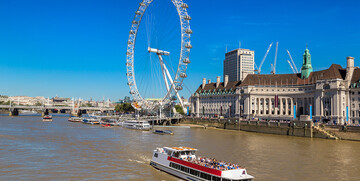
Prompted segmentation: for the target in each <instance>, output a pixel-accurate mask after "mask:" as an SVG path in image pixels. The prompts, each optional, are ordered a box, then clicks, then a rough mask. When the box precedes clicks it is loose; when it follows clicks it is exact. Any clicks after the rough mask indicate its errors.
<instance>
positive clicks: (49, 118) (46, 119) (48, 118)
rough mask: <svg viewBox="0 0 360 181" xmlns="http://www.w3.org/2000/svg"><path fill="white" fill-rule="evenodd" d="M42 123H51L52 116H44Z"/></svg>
mask: <svg viewBox="0 0 360 181" xmlns="http://www.w3.org/2000/svg"><path fill="white" fill-rule="evenodd" d="M42 121H45V122H50V121H53V120H52V116H51V115H46V116H44V117H43V120H42Z"/></svg>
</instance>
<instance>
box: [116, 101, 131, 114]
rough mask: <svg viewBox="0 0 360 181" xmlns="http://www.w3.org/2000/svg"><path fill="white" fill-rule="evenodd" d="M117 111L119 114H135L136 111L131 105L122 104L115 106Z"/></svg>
mask: <svg viewBox="0 0 360 181" xmlns="http://www.w3.org/2000/svg"><path fill="white" fill-rule="evenodd" d="M115 110H116V111H117V112H122V113H124V112H135V109H134V108H133V107H132V105H131V103H122V104H117V105H116V106H115Z"/></svg>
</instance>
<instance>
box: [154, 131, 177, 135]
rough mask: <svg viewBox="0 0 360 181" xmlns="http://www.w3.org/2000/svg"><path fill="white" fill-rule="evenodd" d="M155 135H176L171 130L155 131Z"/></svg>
mask: <svg viewBox="0 0 360 181" xmlns="http://www.w3.org/2000/svg"><path fill="white" fill-rule="evenodd" d="M153 133H154V134H161V135H163V134H169V135H173V134H174V133H173V132H172V131H170V130H155V131H154V132H153Z"/></svg>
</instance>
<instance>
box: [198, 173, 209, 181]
mask: <svg viewBox="0 0 360 181" xmlns="http://www.w3.org/2000/svg"><path fill="white" fill-rule="evenodd" d="M200 177H201V178H204V179H206V180H211V175H209V174H206V173H203V172H201V173H200Z"/></svg>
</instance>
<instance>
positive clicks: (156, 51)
mask: <svg viewBox="0 0 360 181" xmlns="http://www.w3.org/2000/svg"><path fill="white" fill-rule="evenodd" d="M148 52H149V53H156V54H157V55H170V52H167V51H164V50H159V49H156V48H151V47H148Z"/></svg>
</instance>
